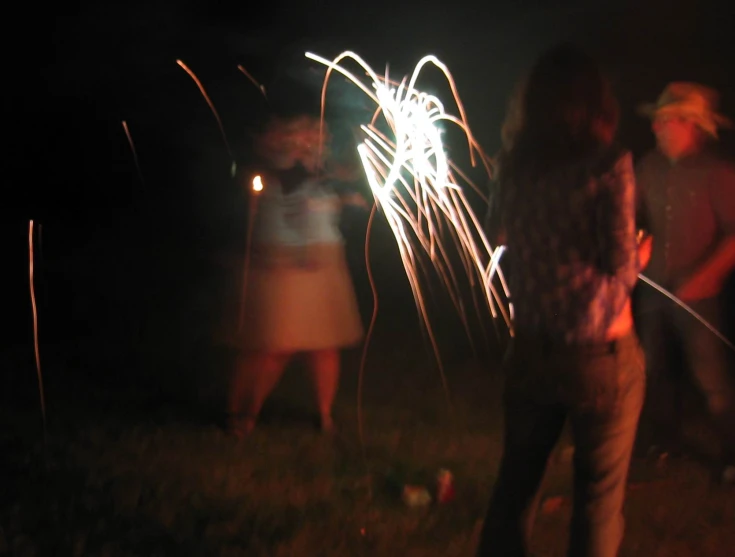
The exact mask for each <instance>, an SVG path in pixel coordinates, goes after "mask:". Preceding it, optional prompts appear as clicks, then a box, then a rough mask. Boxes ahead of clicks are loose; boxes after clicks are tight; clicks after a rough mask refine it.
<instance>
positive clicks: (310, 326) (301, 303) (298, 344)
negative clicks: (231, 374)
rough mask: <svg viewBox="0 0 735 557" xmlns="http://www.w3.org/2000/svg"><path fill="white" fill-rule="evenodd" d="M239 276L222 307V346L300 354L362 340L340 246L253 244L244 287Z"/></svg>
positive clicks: (347, 344)
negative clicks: (237, 285)
mask: <svg viewBox="0 0 735 557" xmlns="http://www.w3.org/2000/svg"><path fill="white" fill-rule="evenodd" d="M239 275H240V280H239V281H237V284H239V290H240V291H239V292H237V293H234V294H235V295H234V296H233V297H231V298H230V300H234V303H232V304H229V307H228V308H227V311H226V315H227V319H226V321H227V323H226V324H225V325H226V326H225V331H224V336H225V339H226V341H227V343H228V344H230V345H233V346H236V347H238V348H240V349H243V350H248V351H264V352H300V351H310V350H320V349H327V348H346V347H351V346H354V345H356V344H358V343H359V342H360V341H361V340H362V338H363V326H362V320H361V318H360V312H359V308H358V305H357V299H356V297H355V291H354V289H353V286H352V279H351V277H350V273H349V269H348V267H347V262H346V260H345V255H344V248H343V246H342V245H341V244H315V245H309V246H306V247H282V246H257V247H256V246H253V252H252V253H251V259H250V264H249V269H247V274H246V280H247V284H246V285H245V288H244V289H243V278H245V277H244V273H242V272H241V273H239ZM243 296H244V304H243ZM233 310H234V311H233ZM241 316H242V319H241Z"/></svg>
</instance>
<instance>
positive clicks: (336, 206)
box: [253, 178, 343, 246]
mask: <svg viewBox="0 0 735 557" xmlns="http://www.w3.org/2000/svg"><path fill="white" fill-rule="evenodd" d="M339 211H340V202H339V198H338V197H337V195H335V194H333V193H331V192H329V191H326V190H325V189H324V188H323V187H321V186H320V185H319V184H318V183H317V182H316V181H309V182H306V183H305V184H303V185H302V186H301V187H300V188H299V189H297V190H296V191H294V192H292V193H289V194H284V193H283V191H282V189H281V185H280V183H279V182H277V180H276V179H275V178H271V179H270V180H269V181H268V183H267V184H265V187H264V188H263V192H262V193H261V194H260V197H259V199H258V205H257V208H256V216H255V228H254V230H253V242H254V243H256V244H276V245H281V246H305V245H309V244H317V243H320V244H341V243H342V242H343V238H342V234H341V233H340V231H339Z"/></svg>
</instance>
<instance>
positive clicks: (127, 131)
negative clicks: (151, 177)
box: [122, 120, 145, 185]
mask: <svg viewBox="0 0 735 557" xmlns="http://www.w3.org/2000/svg"><path fill="white" fill-rule="evenodd" d="M122 127H123V129H124V130H125V135H126V136H127V138H128V143H129V144H130V150H131V151H132V152H133V160H134V161H135V168H136V169H137V170H138V178H140V182H141V183H142V184H143V185H145V180H143V173H142V172H141V171H140V164H139V163H138V153H137V152H136V150H135V144H134V143H133V136H132V135H130V129H129V128H128V123H127V122H126V121H125V120H123V121H122Z"/></svg>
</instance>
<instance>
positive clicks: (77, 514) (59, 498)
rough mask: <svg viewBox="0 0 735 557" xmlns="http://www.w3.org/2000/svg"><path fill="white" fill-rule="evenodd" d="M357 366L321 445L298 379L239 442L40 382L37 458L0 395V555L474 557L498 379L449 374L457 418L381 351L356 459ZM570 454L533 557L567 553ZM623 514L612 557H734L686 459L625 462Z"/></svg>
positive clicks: (411, 365)
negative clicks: (45, 428) (413, 502)
mask: <svg viewBox="0 0 735 557" xmlns="http://www.w3.org/2000/svg"><path fill="white" fill-rule="evenodd" d="M357 360H358V354H348V355H347V356H346V359H345V377H344V381H343V385H342V390H341V393H340V396H339V400H338V402H337V406H336V411H335V415H336V418H337V420H338V422H339V423H340V424H341V435H340V437H339V438H338V439H336V440H329V439H326V438H324V437H322V436H321V435H320V434H319V433H318V432H317V431H316V428H315V426H314V423H315V422H314V420H313V418H312V412H311V406H310V404H311V399H310V398H309V396H308V394H309V385H308V382H307V380H306V375H305V374H303V373H300V370H299V369H298V365H296V366H294V367H292V369H290V370H289V372H288V373H287V374H286V376H285V377H284V380H283V381H282V383H281V384H280V385H279V387H278V390H277V391H276V393H275V394H274V396H273V397H272V399H271V400H270V401H269V404H268V406H267V407H266V409H265V411H264V415H263V423H262V424H261V426H260V427H259V429H258V430H257V431H256V432H255V433H254V435H253V436H252V437H251V438H250V439H248V440H246V441H245V442H242V443H239V444H238V443H236V442H234V441H233V440H232V439H230V438H228V437H226V436H225V435H224V434H223V433H222V432H221V431H220V429H219V428H218V426H217V425H216V424H215V423H214V421H213V420H211V419H210V418H209V416H208V415H207V414H206V413H202V412H200V408H201V407H204V408H206V407H207V404H203V405H199V406H197V405H192V404H188V403H181V402H180V400H179V401H175V400H171V399H169V400H167V399H165V398H161V397H160V396H159V395H158V394H156V393H157V391H155V390H154V391H152V390H149V389H148V388H144V387H142V386H139V387H135V388H131V387H130V386H127V387H122V386H117V387H115V386H108V387H104V388H103V387H97V386H94V383H95V382H85V381H76V382H75V383H73V384H72V383H70V382H69V381H67V380H64V381H53V380H50V381H49V385H48V387H47V390H48V392H47V397H48V412H49V437H48V451H47V455H46V459H45V458H44V450H43V443H42V430H41V427H40V417H39V412H38V403H37V400H35V401H34V398H33V397H34V394H33V389H32V388H31V386H30V385H29V387H28V389H27V393H26V394H27V395H28V396H22V397H11V396H7V401H6V402H5V403H4V404H3V406H2V409H1V410H0V417H1V418H2V420H3V422H4V423H5V426H3V427H2V429H1V430H0V454H2V459H1V460H0V462H2V463H3V464H2V466H3V469H2V470H0V472H1V473H2V477H3V482H2V487H1V488H0V494H1V495H2V497H0V555H3V554H8V555H18V556H31V555H39V556H40V555H73V556H81V555H100V556H116V555H145V556H153V555H202V556H209V555H212V556H217V555H222V556H230V555H232V556H235V555H252V556H258V555H273V556H279V555H283V556H286V555H288V556H300V555H309V556H311V555H324V556H332V555H335V556H336V555H340V556H344V555H349V556H353V555H354V556H359V555H381V556H384V555H385V556H392V555H396V556H406V557H408V556H414V555H415V556H427V557H431V556H439V555H442V556H450V555H472V554H473V549H474V547H475V544H476V541H477V535H478V532H479V528H480V526H481V520H482V517H483V513H484V507H485V505H486V502H487V500H488V497H489V494H490V490H491V488H492V484H493V480H494V475H495V473H496V467H497V463H498V458H499V456H500V450H501V438H500V425H501V420H500V415H499V402H498V395H499V393H500V389H501V383H500V380H499V379H498V377H497V375H494V374H493V373H491V371H489V370H488V369H483V367H484V366H479V365H477V364H471V363H467V362H463V361H461V360H458V361H455V362H454V363H449V364H448V365H447V374H448V376H449V382H450V387H451V393H452V397H453V401H454V409H455V410H454V414H453V416H454V417H453V418H450V415H449V413H448V406H447V403H446V401H445V397H444V391H443V389H442V387H441V382H440V380H439V375H438V373H437V371H436V369H434V368H433V367H432V366H431V365H430V364H429V363H428V359H427V358H425V357H423V356H421V357H417V356H416V350H414V349H413V348H412V349H410V350H406V351H404V353H403V354H400V353H399V352H398V351H396V350H393V351H391V350H388V349H381V348H380V347H376V349H375V350H372V351H371V356H370V360H369V364H368V369H367V372H366V376H365V377H366V383H365V390H364V394H363V396H364V426H365V436H366V440H365V441H366V442H365V453H364V454H363V450H362V447H361V444H360V442H359V436H358V430H357V420H356V400H357V399H356V384H357V382H356V376H355V373H354V370H355V369H356V365H357ZM220 371H221V370H220ZM24 373H25V371H24ZM29 373H31V374H32V373H33V372H32V370H31V371H30V372H29ZM51 373H52V372H49V374H51ZM212 374H213V375H214V374H215V373H214V372H212ZM214 390H216V389H214ZM199 392H200V393H205V394H200V396H199V397H198V402H203V403H210V404H209V406H210V407H211V406H214V405H216V403H217V400H216V396H215V395H214V394H213V390H210V391H209V392H208V394H206V393H207V391H206V389H204V390H203V389H199ZM6 394H7V393H6ZM203 399H204V400H203ZM703 446H704V448H705V449H706V448H707V447H706V446H707V443H706V442H705V443H703ZM568 455H569V451H567V450H564V449H562V450H560V451H559V452H558V454H557V455H556V456H555V457H554V460H553V465H552V467H551V469H550V472H549V475H548V478H547V481H546V486H545V502H544V506H543V512H542V513H541V514H540V516H539V521H538V525H537V529H536V532H535V550H536V551H537V554H538V555H545V556H561V555H563V554H564V546H565V543H566V540H565V538H566V534H565V532H566V525H567V522H568V519H569V514H570V506H569V500H568V498H567V496H568V494H569V492H570V465H569V459H568ZM45 460H46V461H47V462H48V467H46V465H45V464H44V462H45ZM439 468H448V469H450V470H451V471H452V472H453V474H454V476H455V481H456V488H457V497H456V499H455V501H453V502H451V503H448V504H445V505H432V506H430V507H428V508H424V509H411V508H407V507H406V506H405V505H404V504H403V503H402V502H401V499H400V489H401V486H402V485H403V484H405V483H409V484H426V485H428V486H429V487H433V484H434V477H435V474H436V472H437V470H438V469H439ZM626 512H627V518H628V530H627V537H626V540H625V546H624V551H623V555H630V556H633V555H641V556H646V557H654V556H667V557H669V556H678V555H682V556H684V555H698V556H700V557H708V556H710V557H715V556H725V555H727V554H728V551H727V550H726V548H727V547H730V548H732V547H735V529H733V527H732V525H733V524H735V497H733V493H732V491H727V490H723V489H722V488H719V487H714V486H712V485H711V484H710V478H709V475H708V472H707V469H706V467H705V466H704V465H703V464H700V463H699V462H697V461H696V460H692V459H689V460H685V459H681V460H679V459H676V460H671V461H670V462H667V461H663V462H658V463H654V462H648V461H636V462H634V465H633V470H632V475H631V485H630V491H629V494H628V501H627V511H626Z"/></svg>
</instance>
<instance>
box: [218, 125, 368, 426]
mask: <svg viewBox="0 0 735 557" xmlns="http://www.w3.org/2000/svg"><path fill="white" fill-rule="evenodd" d="M324 131H325V137H324V138H323V139H324V142H322V143H321V144H320V139H322V138H320V131H319V120H318V119H315V118H312V117H310V116H301V117H297V118H289V119H273V120H272V121H271V122H270V123H269V125H268V126H267V127H266V129H265V131H264V133H263V134H261V135H260V137H258V139H257V143H256V151H257V153H258V155H259V156H260V157H261V158H262V160H263V162H264V165H265V168H264V170H263V172H261V177H262V181H263V190H262V192H261V193H260V194H259V199H258V207H257V214H256V218H255V225H254V229H253V239H252V248H251V249H252V257H251V262H250V269H248V273H247V277H248V278H247V285H246V287H245V301H244V304H245V312H244V315H245V320H244V326H243V328H242V330H237V331H236V339H235V344H236V345H237V347H238V348H239V349H240V354H239V356H238V359H237V363H236V369H235V371H234V374H233V376H232V380H231V383H230V387H229V397H228V429H229V431H230V432H231V433H233V434H234V435H236V436H237V437H243V436H246V435H248V434H249V433H250V432H251V431H252V430H253V428H254V427H255V425H256V421H257V418H258V415H259V413H260V410H261V408H262V406H263V403H264V402H265V400H266V398H267V397H268V395H269V394H270V393H271V391H272V390H273V389H274V388H275V386H276V384H277V383H278V380H279V379H280V377H281V375H282V373H283V371H284V368H285V367H286V365H287V363H288V362H289V360H290V359H291V358H292V357H293V356H294V355H296V354H303V355H304V356H305V357H306V359H307V361H308V366H309V368H310V372H311V377H312V380H313V383H314V388H315V392H316V399H317V405H318V411H319V417H320V423H321V428H322V430H323V431H324V432H327V433H331V432H332V431H333V429H334V423H333V418H332V404H333V401H334V398H335V395H336V392H337V388H338V383H339V374H340V349H342V348H348V347H352V346H355V345H357V344H359V343H360V341H361V340H362V336H363V326H362V321H361V317H360V314H359V311H358V305H357V300H356V296H355V292H354V290H353V285H352V282H351V277H350V274H349V270H348V267H347V264H346V260H345V254H344V246H343V238H342V236H341V234H340V232H339V228H338V222H339V215H340V210H341V208H342V206H343V205H344V204H345V203H350V204H356V205H360V206H364V207H367V203H366V202H365V200H364V199H363V198H362V197H361V196H360V195H359V194H355V193H353V194H351V195H338V194H337V193H336V192H335V191H334V190H333V188H330V185H329V179H330V178H331V179H332V180H334V179H337V180H342V181H345V180H350V179H353V178H354V176H353V175H351V173H350V172H348V171H346V170H345V169H339V170H337V171H336V172H332V174H331V177H327V176H325V175H324V172H325V170H324V168H321V160H322V156H323V155H326V154H327V146H326V138H327V137H328V132H327V131H326V130H324Z"/></svg>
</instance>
